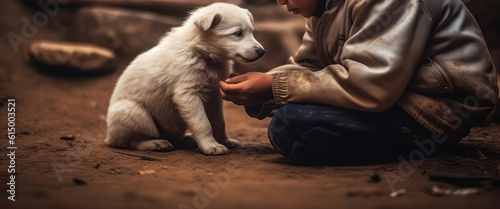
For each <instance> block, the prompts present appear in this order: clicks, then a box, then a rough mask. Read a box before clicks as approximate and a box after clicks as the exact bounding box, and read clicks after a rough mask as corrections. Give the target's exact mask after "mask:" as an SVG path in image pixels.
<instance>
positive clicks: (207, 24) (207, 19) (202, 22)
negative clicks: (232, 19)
mask: <svg viewBox="0 0 500 209" xmlns="http://www.w3.org/2000/svg"><path fill="white" fill-rule="evenodd" d="M221 21H222V15H220V14H218V13H215V14H211V15H200V16H198V17H197V18H196V19H195V20H194V24H195V25H196V26H198V27H199V28H201V29H202V30H203V31H207V30H208V29H211V28H214V27H215V26H217V25H218V24H219V23H220V22H221Z"/></svg>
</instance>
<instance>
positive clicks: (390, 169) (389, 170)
mask: <svg viewBox="0 0 500 209" xmlns="http://www.w3.org/2000/svg"><path fill="white" fill-rule="evenodd" d="M393 170H394V168H388V169H386V171H387V172H391V171H393Z"/></svg>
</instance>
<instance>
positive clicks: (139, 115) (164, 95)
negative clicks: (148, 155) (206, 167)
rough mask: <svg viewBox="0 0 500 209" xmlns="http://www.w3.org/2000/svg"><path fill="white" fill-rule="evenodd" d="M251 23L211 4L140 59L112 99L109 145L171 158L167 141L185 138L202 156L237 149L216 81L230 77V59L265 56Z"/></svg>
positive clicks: (244, 14)
mask: <svg viewBox="0 0 500 209" xmlns="http://www.w3.org/2000/svg"><path fill="white" fill-rule="evenodd" d="M252 24H253V17H252V14H251V13H250V12H249V11H248V10H246V9H242V8H240V7H238V6H235V5H232V4H227V3H214V4H211V5H209V6H206V7H202V8H199V9H197V10H195V11H193V12H192V13H191V15H190V16H189V18H188V19H187V20H186V21H185V22H184V23H183V25H182V26H180V27H176V28H173V29H172V30H171V31H170V32H169V33H167V34H166V35H165V37H163V39H162V40H161V41H160V42H159V43H158V45H157V46H155V47H153V48H152V49H150V50H148V51H146V52H144V53H142V54H140V55H139V56H137V57H136V58H135V60H134V61H132V63H130V65H129V66H128V67H127V68H126V69H125V71H124V72H123V74H122V75H121V77H120V78H119V80H118V82H117V84H116V87H115V90H114V92H113V95H112V96H111V101H110V105H109V109H108V116H107V126H108V135H107V139H106V143H107V144H109V145H110V146H112V147H117V148H129V149H134V150H153V151H169V150H172V149H173V146H172V144H171V143H170V142H169V140H178V139H182V138H186V136H187V135H189V136H190V137H191V138H192V139H193V140H194V141H195V142H196V144H197V146H198V148H199V149H200V150H201V151H202V152H203V153H204V154H206V155H220V154H226V153H228V149H227V147H237V146H240V144H239V143H238V141H236V140H234V139H231V138H229V137H228V135H227V133H226V130H225V122H224V116H223V110H222V99H221V98H220V93H219V89H218V82H219V81H221V80H224V79H225V78H227V77H228V75H229V73H230V71H231V70H232V64H233V63H232V60H236V61H238V62H243V63H250V62H253V61H256V60H258V59H259V58H260V57H262V56H263V55H264V49H263V48H262V46H261V45H260V44H259V43H258V42H257V41H256V40H255V38H254V36H253V26H252Z"/></svg>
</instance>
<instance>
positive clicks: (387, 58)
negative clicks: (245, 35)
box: [268, 1, 432, 112]
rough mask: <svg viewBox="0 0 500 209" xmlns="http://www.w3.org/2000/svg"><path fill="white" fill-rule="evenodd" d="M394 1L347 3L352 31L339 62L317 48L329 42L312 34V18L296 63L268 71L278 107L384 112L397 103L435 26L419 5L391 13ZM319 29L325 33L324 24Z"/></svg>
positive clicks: (318, 35) (318, 30) (341, 48)
mask: <svg viewBox="0 0 500 209" xmlns="http://www.w3.org/2000/svg"><path fill="white" fill-rule="evenodd" d="M359 2H361V3H359ZM390 2H391V1H358V3H356V5H355V6H348V9H349V11H350V12H351V18H352V21H351V22H352V24H353V25H352V27H351V28H352V30H351V31H350V32H349V33H350V34H345V36H346V37H347V38H346V39H347V41H346V42H345V43H344V44H343V46H340V45H339V50H341V53H342V55H341V59H340V63H334V64H327V63H324V61H323V60H327V59H326V58H324V59H322V56H328V52H322V51H321V47H318V46H321V45H322V44H328V43H324V42H323V43H320V42H321V40H314V38H315V37H321V36H322V34H313V32H312V31H313V30H312V27H314V26H313V25H311V22H312V21H311V20H309V21H308V25H307V27H306V29H307V32H306V34H305V35H304V39H303V44H302V46H301V47H300V48H299V50H298V52H297V54H296V56H295V58H294V59H293V62H294V64H290V65H283V66H280V67H277V68H275V69H272V70H271V71H269V72H268V73H269V74H271V75H273V77H274V80H273V86H272V88H273V95H274V100H275V103H276V105H278V106H282V105H284V104H287V103H290V102H299V103H317V104H327V105H333V106H339V107H345V108H350V109H356V110H362V111H371V112H380V111H384V110H386V109H388V108H389V107H391V106H393V105H394V104H396V102H397V101H398V99H399V98H400V97H401V95H402V94H403V92H404V91H405V89H406V86H407V85H408V83H409V81H410V79H411V77H412V74H413V72H414V69H415V68H416V66H417V64H418V62H419V59H420V58H421V56H422V54H423V52H424V50H425V46H426V40H427V38H428V36H429V34H430V29H431V28H432V27H431V21H430V20H429V19H428V17H427V16H426V15H425V14H424V13H423V12H422V11H421V10H420V8H419V7H418V6H414V7H409V8H407V9H406V10H407V11H404V12H399V14H396V15H390V16H387V11H391V9H392V8H390V7H391V4H390ZM319 21H320V22H321V21H322V20H321V19H320V20H319ZM323 21H324V20H323ZM318 25H319V26H318V27H322V26H321V24H318ZM384 25H387V26H385V27H383V26H384ZM315 32H316V33H321V28H318V29H316V30H315ZM322 66H326V67H324V68H323V67H322Z"/></svg>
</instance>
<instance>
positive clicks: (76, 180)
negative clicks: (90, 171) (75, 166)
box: [73, 178, 87, 185]
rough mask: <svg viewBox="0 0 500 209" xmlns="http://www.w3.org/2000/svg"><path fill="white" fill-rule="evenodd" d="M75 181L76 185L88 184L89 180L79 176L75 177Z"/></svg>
mask: <svg viewBox="0 0 500 209" xmlns="http://www.w3.org/2000/svg"><path fill="white" fill-rule="evenodd" d="M73 183H75V184H76V185H87V182H85V181H83V180H81V179H78V178H73Z"/></svg>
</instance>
